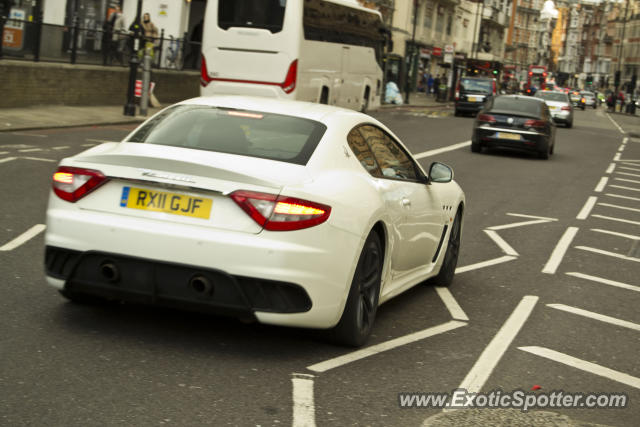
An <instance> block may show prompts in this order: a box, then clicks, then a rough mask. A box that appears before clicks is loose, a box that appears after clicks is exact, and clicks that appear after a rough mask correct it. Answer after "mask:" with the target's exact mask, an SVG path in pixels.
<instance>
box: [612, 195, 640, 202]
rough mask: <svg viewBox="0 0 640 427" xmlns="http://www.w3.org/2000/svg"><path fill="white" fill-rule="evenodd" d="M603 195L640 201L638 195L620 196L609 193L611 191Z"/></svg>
mask: <svg viewBox="0 0 640 427" xmlns="http://www.w3.org/2000/svg"><path fill="white" fill-rule="evenodd" d="M605 196H609V197H617V198H618V199H626V200H635V201H637V202H640V198H638V197H629V196H621V195H619V194H611V193H605Z"/></svg>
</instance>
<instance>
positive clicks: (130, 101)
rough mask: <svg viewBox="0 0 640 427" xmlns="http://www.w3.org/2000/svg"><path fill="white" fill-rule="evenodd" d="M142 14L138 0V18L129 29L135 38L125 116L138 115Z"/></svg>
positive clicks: (140, 2) (130, 61)
mask: <svg viewBox="0 0 640 427" xmlns="http://www.w3.org/2000/svg"><path fill="white" fill-rule="evenodd" d="M141 14H142V0H138V8H137V10H136V18H135V19H134V21H133V24H131V27H129V37H132V38H133V43H132V45H131V57H129V86H128V89H127V103H126V104H125V105H124V115H125V116H135V115H136V104H135V90H136V75H137V72H138V64H140V59H139V58H138V49H140V33H141V32H142V28H140V15H141Z"/></svg>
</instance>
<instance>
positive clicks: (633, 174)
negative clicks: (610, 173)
mask: <svg viewBox="0 0 640 427" xmlns="http://www.w3.org/2000/svg"><path fill="white" fill-rule="evenodd" d="M616 173H617V174H618V175H626V176H635V177H637V178H640V175H639V174H637V173H629V172H616Z"/></svg>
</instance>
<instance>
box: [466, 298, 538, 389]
mask: <svg viewBox="0 0 640 427" xmlns="http://www.w3.org/2000/svg"><path fill="white" fill-rule="evenodd" d="M537 302H538V297H536V296H531V295H527V296H525V297H524V298H522V300H521V301H520V303H519V304H518V306H517V307H516V308H515V310H513V313H511V315H510V316H509V318H508V319H507V321H506V322H505V323H504V325H502V327H501V328H500V330H499V331H498V333H497V334H496V336H495V337H493V339H492V340H491V342H490V343H489V345H487V347H486V348H485V349H484V351H483V352H482V354H481V355H480V357H479V358H478V360H477V361H476V363H475V364H474V365H473V367H472V368H471V370H470V371H469V373H468V374H467V376H466V377H465V378H464V380H462V383H461V384H460V386H459V387H458V388H464V389H466V390H468V391H469V393H477V392H479V391H480V390H481V389H482V386H484V383H485V382H486V381H487V379H488V378H489V376H490V375H491V373H492V372H493V370H494V369H495V367H496V366H497V364H498V362H499V361H500V359H501V358H502V356H503V355H504V353H505V352H506V351H507V349H508V348H509V345H510V344H511V342H512V341H513V339H514V338H515V337H516V335H518V332H520V329H522V326H523V325H524V323H525V322H526V321H527V319H528V318H529V315H530V314H531V312H532V311H533V308H534V307H535V305H536V303H537Z"/></svg>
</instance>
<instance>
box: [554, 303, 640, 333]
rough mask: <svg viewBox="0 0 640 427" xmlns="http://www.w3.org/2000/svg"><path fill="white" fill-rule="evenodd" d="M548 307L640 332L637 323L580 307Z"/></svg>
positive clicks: (639, 326)
mask: <svg viewBox="0 0 640 427" xmlns="http://www.w3.org/2000/svg"><path fill="white" fill-rule="evenodd" d="M547 307H551V308H555V309H556V310H562V311H566V312H567V313H572V314H577V315H578V316H583V317H588V318H591V319H594V320H599V321H601V322H605V323H609V324H612V325H616V326H621V327H623V328H628V329H632V330H634V331H640V325H639V324H637V323H633V322H629V321H627V320H622V319H617V318H615V317H611V316H606V315H604V314H600V313H595V312H593V311H589V310H584V309H582V308H578V307H571V306H570V305H565V304H547Z"/></svg>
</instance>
